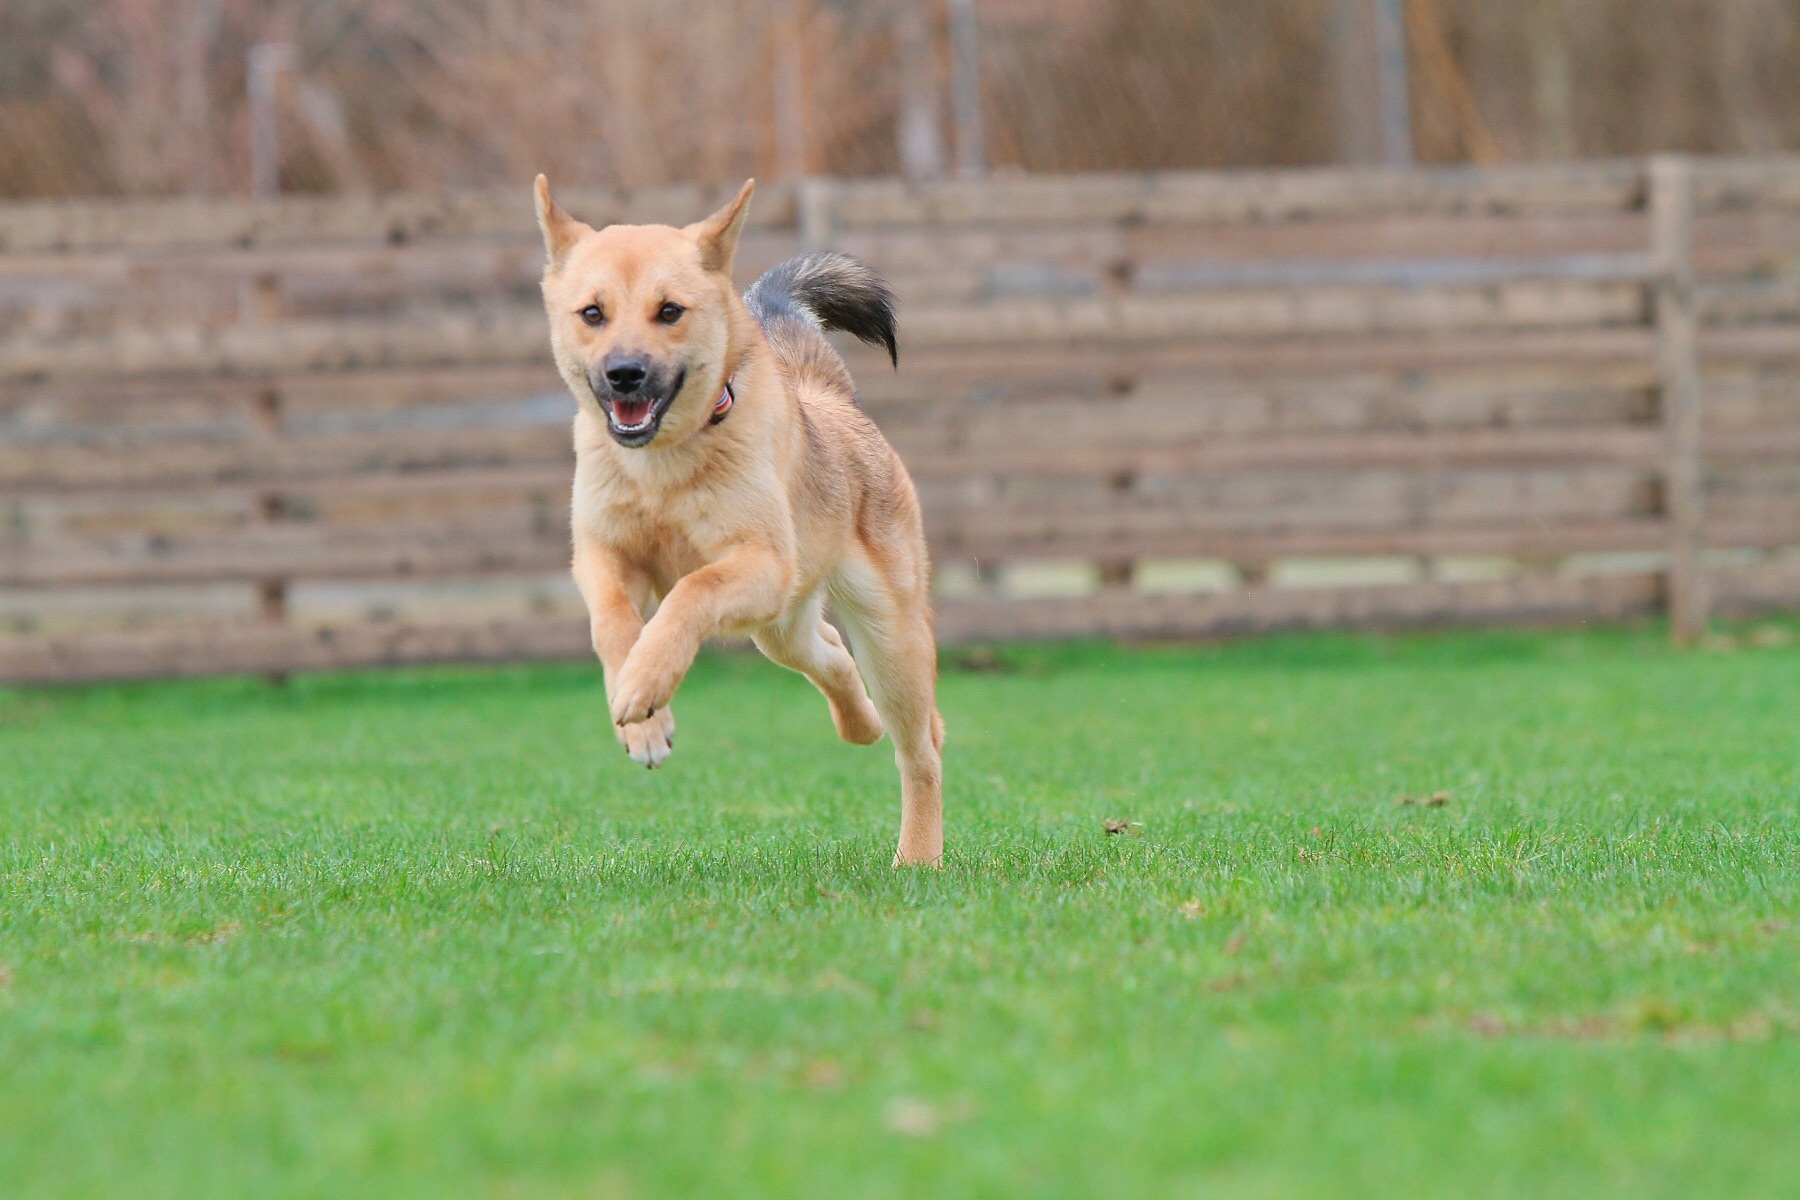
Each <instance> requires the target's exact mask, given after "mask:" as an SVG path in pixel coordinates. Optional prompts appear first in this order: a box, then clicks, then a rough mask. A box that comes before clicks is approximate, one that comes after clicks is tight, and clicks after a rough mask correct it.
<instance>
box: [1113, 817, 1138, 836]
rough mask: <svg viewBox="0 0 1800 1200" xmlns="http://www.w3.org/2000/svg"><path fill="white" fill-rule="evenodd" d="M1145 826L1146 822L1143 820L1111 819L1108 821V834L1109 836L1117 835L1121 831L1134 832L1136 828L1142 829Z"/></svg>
mask: <svg viewBox="0 0 1800 1200" xmlns="http://www.w3.org/2000/svg"><path fill="white" fill-rule="evenodd" d="M1143 827H1144V824H1143V822H1141V821H1119V820H1112V819H1109V820H1108V821H1107V822H1106V834H1107V836H1108V837H1117V836H1119V835H1120V834H1121V833H1133V832H1134V831H1135V830H1139V829H1142V828H1143Z"/></svg>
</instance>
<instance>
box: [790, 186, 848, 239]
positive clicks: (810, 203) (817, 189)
mask: <svg viewBox="0 0 1800 1200" xmlns="http://www.w3.org/2000/svg"><path fill="white" fill-rule="evenodd" d="M794 188H795V194H794V207H795V209H796V210H797V212H796V220H797V221H798V224H799V226H800V246H801V249H803V250H805V251H806V252H807V253H808V254H811V253H812V252H813V251H815V250H830V249H831V248H832V247H833V246H835V245H836V244H837V210H838V189H837V182H836V181H835V180H832V179H824V178H820V177H818V176H809V177H807V178H805V179H801V180H798V181H796V182H795V184H794Z"/></svg>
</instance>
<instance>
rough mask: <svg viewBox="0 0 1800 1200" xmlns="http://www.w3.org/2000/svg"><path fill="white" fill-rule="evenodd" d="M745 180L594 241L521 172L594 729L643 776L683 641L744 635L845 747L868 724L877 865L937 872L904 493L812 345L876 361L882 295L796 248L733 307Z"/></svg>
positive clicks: (657, 742) (926, 687)
mask: <svg viewBox="0 0 1800 1200" xmlns="http://www.w3.org/2000/svg"><path fill="white" fill-rule="evenodd" d="M754 187H755V184H754V181H752V182H750V183H746V184H745V185H744V187H743V190H742V191H740V192H739V193H738V196H737V199H735V200H733V201H732V202H731V203H730V204H727V205H726V206H725V207H724V208H722V209H720V210H719V211H718V212H716V213H714V214H713V215H712V216H710V217H708V218H707V219H706V220H704V221H701V222H699V223H698V224H695V225H690V226H688V227H687V228H685V229H676V228H673V227H671V226H667V225H635V226H633V225H614V226H608V227H607V228H604V229H600V230H594V229H592V228H590V227H589V226H587V225H584V224H582V223H581V222H579V221H577V220H575V219H574V218H573V217H570V216H569V215H568V214H567V213H565V212H564V211H563V210H562V209H561V208H559V207H557V204H556V201H555V200H553V199H551V196H550V188H549V185H548V184H547V183H546V182H545V180H544V177H543V176H542V175H540V176H538V179H537V215H538V225H539V227H540V228H541V229H542V230H543V234H544V248H545V251H546V253H547V255H548V258H549V262H548V265H547V266H546V268H545V270H544V306H545V309H546V310H547V311H548V313H549V315H550V341H551V345H552V346H553V347H554V349H555V352H556V365H557V367H558V369H560V370H561V372H562V376H563V379H564V380H565V381H567V383H568V385H569V390H570V391H571V392H573V393H574V395H575V400H576V403H577V405H578V408H579V411H578V413H577V414H576V417H575V455H576V466H575V500H574V531H575V563H574V570H575V582H576V583H577V585H579V586H580V588H581V594H582V596H583V597H584V598H585V599H586V601H587V607H588V613H589V616H590V618H591V620H592V624H593V635H594V650H595V651H596V652H597V653H598V654H599V656H600V661H601V663H602V664H603V665H604V667H605V673H606V689H607V695H608V697H609V699H610V700H611V703H612V720H613V726H614V730H615V732H616V733H617V734H618V737H619V740H620V741H621V742H622V743H624V746H625V749H626V751H627V752H628V753H629V754H630V755H631V757H632V759H633V760H634V761H636V762H638V763H641V764H643V765H644V766H647V767H655V766H658V765H660V764H661V763H662V762H663V761H664V760H665V759H666V758H668V756H669V753H670V750H671V749H672V748H673V746H674V741H675V717H674V715H673V714H672V713H671V712H670V711H669V701H670V699H671V698H672V697H673V696H674V695H675V689H676V688H677V687H679V686H680V684H681V680H682V678H683V677H684V676H685V675H686V674H687V671H688V668H689V667H690V666H691V665H692V664H693V661H694V655H695V654H696V652H698V650H699V648H700V643H701V642H702V641H704V640H705V639H706V638H708V637H711V636H713V635H715V634H728V635H743V634H748V635H750V636H751V637H752V638H754V639H755V641H756V645H757V647H758V648H759V649H761V650H762V652H763V653H764V654H765V655H767V656H768V657H769V658H771V659H773V660H774V661H775V662H777V663H780V664H781V665H782V666H784V667H789V668H791V669H793V670H795V671H798V672H800V673H801V674H803V675H805V676H806V677H807V678H808V679H810V680H812V682H813V683H814V685H816V686H817V687H818V689H819V690H820V691H821V692H823V693H825V698H826V699H827V700H828V701H830V703H831V717H832V720H833V721H834V722H836V724H837V730H838V733H839V735H840V736H842V737H843V738H844V740H846V741H850V742H856V743H858V744H863V745H866V744H868V743H871V742H874V741H876V740H878V739H879V738H880V737H881V734H882V730H883V727H884V725H885V728H886V730H887V732H888V734H889V735H890V736H891V737H892V738H893V741H894V753H895V759H896V760H897V762H898V764H899V767H900V784H901V809H900V846H899V850H898V852H897V853H896V854H895V856H894V864H895V865H896V866H899V865H902V864H908V863H936V862H937V861H939V859H940V858H941V857H942V856H943V852H944V832H943V802H942V775H943V772H942V767H941V761H940V751H941V749H942V746H943V740H944V725H943V721H942V719H941V718H940V717H939V716H938V712H937V704H936V698H935V693H936V681H937V649H936V645H935V642H934V640H933V638H932V632H931V607H930V596H929V575H930V567H929V563H928V562H927V559H926V551H925V538H924V533H923V531H922V529H921V526H920V521H919V501H918V496H917V495H916V494H915V492H914V491H913V485H912V480H911V479H910V478H908V476H907V474H906V468H905V467H904V466H902V465H901V463H900V459H899V457H898V456H896V455H895V453H894V451H893V450H892V448H890V447H889V446H888V444H887V442H886V440H885V439H883V438H882V436H881V433H880V431H879V430H877V429H876V428H875V426H874V424H873V423H872V422H870V420H869V419H868V418H867V417H866V416H864V415H863V413H862V410H861V409H860V408H858V407H857V404H856V390H855V385H854V384H853V383H852V382H851V379H850V373H849V371H848V369H847V368H846V367H845V366H844V361H843V359H842V358H840V357H839V356H838V354H837V352H836V351H835V350H834V349H833V348H832V346H831V344H830V343H829V342H828V341H826V339H825V331H827V330H832V329H836V330H842V331H844V332H847V333H851V334H854V335H856V336H857V337H859V338H861V339H862V340H864V341H867V342H870V343H872V344H878V345H882V346H885V347H886V348H887V350H888V353H889V354H890V355H891V356H893V355H895V344H894V314H893V297H892V295H891V293H889V291H888V290H887V287H886V285H885V284H883V283H882V282H881V280H880V279H879V278H877V277H876V275H875V274H874V272H872V271H870V270H869V269H868V268H867V267H865V266H863V265H862V264H860V263H857V262H855V261H854V260H851V259H848V258H845V257H843V256H842V255H837V254H815V255H810V256H808V257H805V258H798V259H794V260H792V261H790V262H787V263H784V264H783V265H781V266H779V267H776V268H775V269H774V270H772V271H770V272H769V273H768V274H766V275H764V276H763V277H762V278H761V279H760V280H758V281H757V282H756V285H755V286H754V287H752V288H751V289H750V291H749V292H748V293H746V294H745V296H744V297H743V298H741V299H740V298H739V297H738V295H737V292H736V290H735V288H734V287H733V285H732V281H731V262H732V255H733V253H734V252H735V250H736V249H737V242H738V234H739V232H740V231H741V230H742V229H743V225H744V215H745V213H746V211H747V210H748V206H749V202H750V194H751V191H752V190H753V189H754ZM896 361H898V360H897V357H896ZM827 601H829V602H830V604H831V606H832V608H833V611H834V612H835V613H836V614H837V615H838V616H839V617H841V619H842V620H843V622H844V624H845V626H846V628H847V629H848V631H849V634H850V642H851V645H852V646H854V647H855V650H856V657H855V659H854V660H853V659H852V658H851V656H850V653H849V652H848V651H847V650H846V649H845V647H844V642H843V639H842V638H840V637H839V636H838V631H837V630H836V629H834V628H832V626H831V625H829V624H827V623H826V621H825V618H824V615H823V614H824V608H825V605H826V602H827ZM659 602H660V603H659ZM653 606H654V613H655V615H654V616H650V615H648V614H650V613H651V611H652V608H653ZM859 663H860V664H861V666H862V672H866V673H867V677H868V682H869V684H870V685H871V686H870V691H869V693H865V692H864V690H863V674H862V673H861V672H859V671H858V669H857V667H858V664H859ZM870 694H872V695H873V696H874V703H873V704H871V703H870V699H869V696H870Z"/></svg>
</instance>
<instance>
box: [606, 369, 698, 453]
mask: <svg viewBox="0 0 1800 1200" xmlns="http://www.w3.org/2000/svg"><path fill="white" fill-rule="evenodd" d="M686 382H687V371H686V370H685V369H681V370H676V371H673V372H670V371H668V370H665V369H663V368H650V369H648V370H647V371H646V372H645V373H644V375H643V376H642V378H641V380H639V381H637V382H636V383H635V386H633V387H632V388H631V390H630V391H624V390H622V389H620V388H619V387H616V386H615V385H614V384H613V383H612V381H611V380H610V379H609V378H608V375H607V373H604V372H600V371H593V372H590V373H589V375H588V386H589V387H590V388H592V389H593V392H594V399H596V400H598V401H599V402H600V408H601V410H602V411H603V412H605V413H606V431H607V432H608V433H610V434H612V439H613V441H615V442H617V443H619V445H621V446H624V447H627V448H628V449H633V450H635V449H637V448H638V447H640V446H647V445H649V444H650V443H651V441H653V440H654V439H655V437H656V435H657V433H658V431H660V430H661V429H662V422H663V418H664V417H665V416H667V415H668V412H669V406H670V405H672V404H674V403H675V398H676V397H677V396H679V395H681V388H682V385H683V384H685V383H686Z"/></svg>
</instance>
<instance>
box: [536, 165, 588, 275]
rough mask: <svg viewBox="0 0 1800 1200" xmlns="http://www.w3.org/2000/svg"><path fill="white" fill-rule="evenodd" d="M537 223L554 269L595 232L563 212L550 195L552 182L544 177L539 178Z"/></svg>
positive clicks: (545, 250)
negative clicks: (577, 243)
mask: <svg viewBox="0 0 1800 1200" xmlns="http://www.w3.org/2000/svg"><path fill="white" fill-rule="evenodd" d="M537 222H538V229H539V230H541V231H542V232H543V235H544V254H545V255H546V257H548V258H549V260H550V265H551V266H552V267H560V266H562V265H563V262H564V260H566V259H567V258H568V257H569V250H570V249H571V248H572V247H573V246H574V245H575V243H576V242H578V241H580V240H581V239H582V237H583V235H585V234H589V233H592V232H594V231H593V229H592V228H591V227H590V226H587V225H583V224H582V223H581V222H580V221H577V220H576V219H575V218H574V217H571V216H570V215H569V214H568V213H566V212H564V211H563V210H562V206H561V205H559V204H557V202H556V201H555V200H554V199H553V198H552V197H551V195H550V181H549V180H548V179H545V178H544V177H543V176H542V175H539V176H538V177H537Z"/></svg>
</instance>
